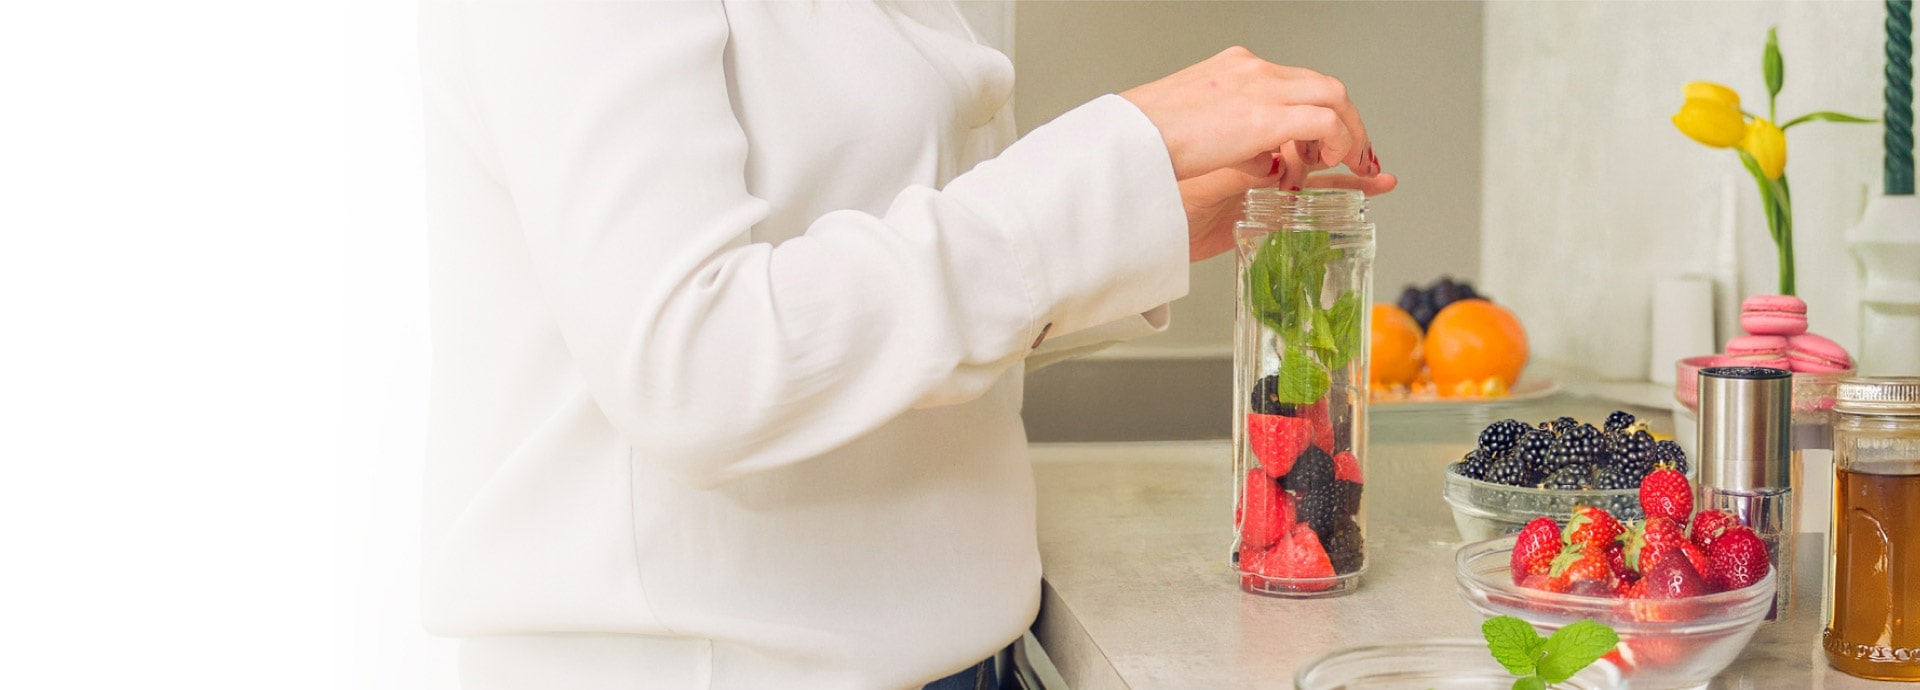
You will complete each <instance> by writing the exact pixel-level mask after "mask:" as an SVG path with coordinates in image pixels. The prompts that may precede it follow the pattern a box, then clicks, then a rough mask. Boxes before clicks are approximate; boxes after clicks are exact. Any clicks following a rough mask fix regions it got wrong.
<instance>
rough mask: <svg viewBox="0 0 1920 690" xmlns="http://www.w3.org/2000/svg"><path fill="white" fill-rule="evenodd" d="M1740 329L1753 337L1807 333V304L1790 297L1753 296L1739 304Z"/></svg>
mask: <svg viewBox="0 0 1920 690" xmlns="http://www.w3.org/2000/svg"><path fill="white" fill-rule="evenodd" d="M1740 327H1741V328H1744V329H1747V332H1748V333H1752V334H1754V335H1799V334H1801V333H1805V332H1807V303H1806V302H1803V301H1801V299H1800V298H1798V297H1794V296H1792V295H1754V296H1752V297H1748V298H1747V299H1746V300H1745V301H1742V302H1741V303H1740Z"/></svg>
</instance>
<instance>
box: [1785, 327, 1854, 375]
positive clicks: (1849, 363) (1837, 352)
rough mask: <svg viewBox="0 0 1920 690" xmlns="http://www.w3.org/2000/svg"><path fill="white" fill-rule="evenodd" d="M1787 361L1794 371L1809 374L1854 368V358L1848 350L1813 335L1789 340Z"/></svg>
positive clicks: (1809, 334) (1807, 334) (1797, 336)
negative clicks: (1849, 354)
mask: <svg viewBox="0 0 1920 690" xmlns="http://www.w3.org/2000/svg"><path fill="white" fill-rule="evenodd" d="M1787 360H1788V363H1789V365H1790V366H1791V367H1792V369H1793V370H1794V371H1798V372H1806V373H1809V374H1827V373H1833V372H1836V371H1846V370H1847V369H1850V368H1852V367H1853V358H1852V357H1850V356H1848V355H1847V350H1846V348H1843V347H1840V344H1839V343H1836V342H1833V341H1831V340H1828V339H1826V338H1823V337H1821V336H1818V335H1814V334H1812V333H1801V334H1800V335H1796V336H1793V337H1792V338H1788V339H1787Z"/></svg>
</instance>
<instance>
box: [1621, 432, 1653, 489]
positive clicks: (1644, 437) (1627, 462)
mask: <svg viewBox="0 0 1920 690" xmlns="http://www.w3.org/2000/svg"><path fill="white" fill-rule="evenodd" d="M1625 448H1626V450H1625V452H1624V455H1623V457H1621V459H1620V470H1621V473H1622V474H1624V475H1625V476H1626V478H1627V481H1628V482H1629V483H1631V484H1632V485H1633V486H1639V485H1640V480H1642V479H1645V478H1646V477H1647V473H1648V472H1652V471H1653V436H1652V435H1650V434H1648V433H1647V432H1645V431H1635V432H1633V433H1632V434H1630V435H1628V436H1627V437H1626V442H1625Z"/></svg>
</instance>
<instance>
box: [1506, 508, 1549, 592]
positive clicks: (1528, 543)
mask: <svg viewBox="0 0 1920 690" xmlns="http://www.w3.org/2000/svg"><path fill="white" fill-rule="evenodd" d="M1561 546H1562V544H1561V543H1560V525H1558V524H1555V523H1554V521H1553V518H1550V517H1547V516H1545V515H1542V516H1540V517H1537V518H1534V519H1533V520H1531V521H1529V522H1528V523H1527V526H1526V527H1522V528H1520V536H1519V537H1518V538H1517V539H1515V540H1514V542H1513V557H1512V560H1511V561H1510V563H1511V565H1512V570H1513V583H1514V584H1516V585H1517V584H1520V583H1521V581H1522V580H1525V579H1526V578H1527V576H1529V575H1545V574H1546V573H1547V571H1548V570H1551V569H1552V568H1553V559H1554V557H1556V556H1559V555H1560V547H1561Z"/></svg>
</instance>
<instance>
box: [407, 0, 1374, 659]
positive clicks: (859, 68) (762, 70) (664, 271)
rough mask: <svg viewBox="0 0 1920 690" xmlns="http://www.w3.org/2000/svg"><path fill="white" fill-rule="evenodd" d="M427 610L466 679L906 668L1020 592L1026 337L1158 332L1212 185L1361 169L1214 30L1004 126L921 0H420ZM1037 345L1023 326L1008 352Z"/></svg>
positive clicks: (1339, 132) (1336, 137)
mask: <svg viewBox="0 0 1920 690" xmlns="http://www.w3.org/2000/svg"><path fill="white" fill-rule="evenodd" d="M421 37H422V55H423V62H424V68H425V75H424V77H425V85H426V96H427V113H428V165H429V168H428V170H429V180H430V182H429V185H430V190H429V195H430V207H431V210H432V214H433V215H432V218H433V221H432V229H431V248H432V267H431V271H432V279H431V280H432V294H433V318H434V324H433V337H434V348H435V349H434V358H435V359H434V379H433V412H432V428H431V430H430V437H429V444H430V448H429V464H428V472H429V476H428V486H429V488H428V491H427V505H426V509H425V513H426V516H427V517H426V525H425V529H426V532H425V542H426V544H427V554H426V558H425V567H424V570H425V575H424V580H425V582H424V598H425V600H426V608H427V612H426V617H427V622H428V626H429V628H430V629H432V630H433V631H434V632H436V633H440V634H446V635H455V636H461V637H464V638H467V639H466V640H465V641H464V642H463V651H462V658H463V660H462V676H463V681H464V682H465V683H466V685H467V686H468V687H470V688H478V689H495V688H499V689H507V688H542V689H559V688H603V687H604V688H614V687H619V688H634V687H668V688H690V687H700V688H708V687H710V688H787V687H819V688H902V687H919V686H921V685H923V684H926V683H928V682H930V681H933V680H935V679H939V678H942V677H945V676H949V675H951V674H955V673H956V672H961V673H962V674H964V673H967V672H968V671H967V670H968V669H972V668H977V667H978V665H979V664H980V662H981V660H982V659H985V658H988V657H989V656H991V655H992V654H994V652H995V651H996V650H999V649H1002V648H1004V647H1006V646H1007V645H1008V643H1009V642H1011V641H1013V640H1015V639H1016V638H1018V637H1019V636H1020V634H1021V632H1022V631H1023V630H1024V629H1025V628H1026V627H1027V626H1028V625H1029V624H1030V623H1031V622H1032V620H1033V618H1034V615H1035V613H1036V610H1037V606H1038V600H1039V578H1040V562H1039V556H1038V552H1037V549H1036V546H1035V535H1034V505H1033V502H1034V496H1033V486H1032V479H1031V473H1030V470H1029V468H1028V466H1027V464H1026V463H1027V461H1026V452H1025V439H1024V436H1023V434H1022V431H1021V423H1020V417H1019V412H1020V389H1021V377H1022V372H1023V370H1024V368H1025V365H1026V363H1027V360H1028V359H1029V358H1032V357H1040V356H1047V353H1048V352H1050V351H1072V350H1076V349H1080V348H1085V347H1091V346H1094V345H1096V344H1098V343H1100V342H1105V341H1109V340H1112V339H1115V338H1122V337H1129V336H1134V335H1139V334H1144V333H1150V332H1153V331H1155V330H1157V329H1161V328H1164V327H1165V325H1166V323H1167V318H1168V315H1167V310H1166V307H1165V305H1166V303H1167V302H1169V301H1171V300H1173V299H1174V298H1176V297H1179V296H1181V295H1182V294H1184V293H1185V291H1186V289H1187V266H1186V264H1187V261H1188V260H1198V259H1201V258H1205V257H1207V256H1211V255H1214V254H1217V253H1219V252H1221V251H1224V250H1225V249H1227V248H1228V247H1230V246H1231V236H1230V228H1231V223H1232V221H1233V220H1234V216H1235V214H1236V212H1237V208H1238V203H1239V199H1240V196H1241V194H1242V193H1243V192H1244V191H1245V190H1246V189H1248V188H1250V187H1254V186H1261V185H1282V186H1299V185H1302V184H1305V180H1306V175H1307V174H1308V173H1309V172H1310V171H1313V170H1317V169H1322V168H1326V167H1330V166H1333V165H1338V164H1344V165H1346V167H1348V168H1349V169H1351V170H1352V171H1353V172H1355V173H1357V176H1343V177H1338V178H1331V179H1329V180H1327V183H1331V184H1342V185H1347V186H1358V187H1361V188H1363V189H1366V190H1367V191H1369V192H1371V193H1382V192H1385V191H1388V190H1389V189H1391V188H1392V186H1393V184H1394V181H1393V178H1392V177H1391V176H1390V175H1382V174H1379V164H1378V160H1377V158H1376V157H1375V156H1374V155H1373V153H1372V150H1371V147H1370V145H1369V143H1368V139H1367V137H1366V130H1365V128H1364V126H1363V125H1362V123H1361V120H1360V117H1359V113H1358V111H1357V109H1356V108H1355V107H1354V106H1353V104H1352V103H1351V102H1350V101H1348V99H1347V98H1346V96H1345V93H1344V89H1343V88H1342V87H1341V85H1340V83H1339V82H1338V81H1335V80H1333V79H1331V78H1328V77H1325V76H1323V75H1319V74H1316V73H1313V72H1311V71H1308V70H1303V69H1297V68H1289V67H1280V66H1276V65H1272V64H1269V63H1266V62H1264V61H1262V60H1260V59H1259V58H1257V57H1255V56H1253V55H1252V54H1250V53H1248V52H1246V51H1244V50H1239V49H1232V50H1227V51H1225V52H1223V53H1221V54H1219V55H1217V56H1215V57H1213V58H1211V59H1209V60H1207V61H1205V62H1202V63H1199V64H1197V65H1194V66H1193V67H1190V68H1188V69H1185V70H1182V71H1180V72H1178V73H1176V74H1174V75H1172V76H1169V77H1167V78H1164V79H1161V80H1158V81H1155V82H1152V83H1149V84H1145V85H1142V86H1140V87H1137V88H1134V89H1131V90H1128V91H1126V92H1125V93H1122V94H1118V95H1109V96H1104V97H1102V98H1099V99H1095V100H1094V101H1091V102H1089V103H1087V104H1085V105H1083V106H1081V107H1079V108H1076V109H1074V110H1073V111H1071V112H1068V113H1066V114H1064V115H1062V116H1061V117H1060V118H1058V119H1056V120H1055V121H1053V122H1051V123H1048V124H1046V125H1043V126H1041V127H1039V128H1037V129H1035V130H1033V132H1032V133H1030V134H1029V135H1028V136H1027V137H1025V138H1023V139H1021V140H1020V141H1018V142H1013V143H1011V145H1009V142H1011V141H1012V132H1013V128H1012V123H1011V122H1010V115H1009V108H1007V105H1006V102H1007V98H1008V96H1009V94H1010V93H1011V91H1012V79H1013V75H1012V68H1011V64H1010V63H1009V62H1008V60H1007V59H1006V57H1005V56H1004V55H1002V54H1001V53H999V52H996V51H994V50H992V49H991V48H988V47H985V46H982V45H980V44H979V43H978V42H977V41H975V40H974V39H973V38H972V36H971V33H970V32H969V31H968V29H967V27H966V24H965V22H964V20H963V19H961V17H960V15H959V14H958V13H957V12H956V11H955V9H954V8H953V7H952V6H951V5H949V4H946V3H937V4H922V3H883V4H872V5H869V4H850V3H838V2H809V3H767V4H757V3H730V2H722V3H652V2H534V1H527V2H505V3H499V2H487V3H464V2H429V3H428V4H427V5H426V6H425V7H424V8H423V12H422V30H421ZM1036 348H1038V349H1036Z"/></svg>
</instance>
